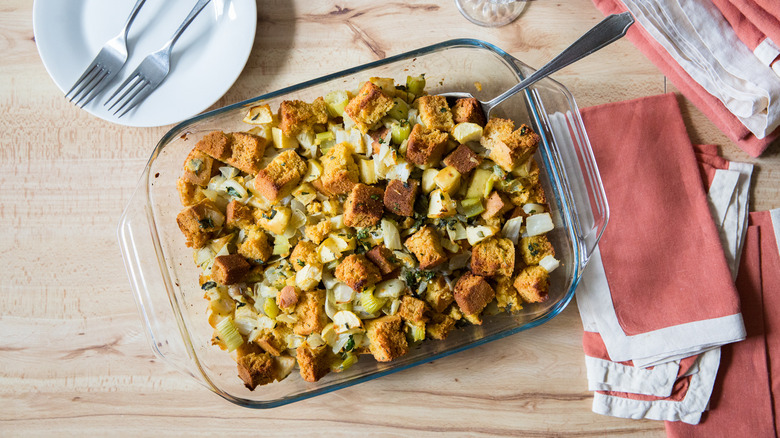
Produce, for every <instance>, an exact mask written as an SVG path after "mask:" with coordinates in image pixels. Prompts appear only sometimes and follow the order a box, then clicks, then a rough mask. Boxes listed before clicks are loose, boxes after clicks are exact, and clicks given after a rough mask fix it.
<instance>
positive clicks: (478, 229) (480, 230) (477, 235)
mask: <svg viewBox="0 0 780 438" xmlns="http://www.w3.org/2000/svg"><path fill="white" fill-rule="evenodd" d="M496 231H497V230H496V229H495V228H493V227H486V226H484V225H477V226H474V227H467V228H466V238H467V239H468V240H469V244H470V245H471V246H474V245H476V244H478V243H479V242H482V241H483V240H485V239H487V238H488V237H491V236H493V235H494V234H496Z"/></svg>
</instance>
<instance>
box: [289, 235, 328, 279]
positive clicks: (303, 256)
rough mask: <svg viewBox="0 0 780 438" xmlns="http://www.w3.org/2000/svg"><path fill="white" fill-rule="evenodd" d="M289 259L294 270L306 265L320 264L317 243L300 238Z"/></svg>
mask: <svg viewBox="0 0 780 438" xmlns="http://www.w3.org/2000/svg"><path fill="white" fill-rule="evenodd" d="M289 260H290V264H292V266H293V269H295V271H296V272H297V271H300V270H301V269H303V268H304V266H306V265H312V266H321V265H322V263H321V262H320V258H319V257H318V256H317V245H315V244H314V243H312V242H307V241H305V240H301V241H299V242H298V244H297V245H295V249H293V252H292V254H290V258H289Z"/></svg>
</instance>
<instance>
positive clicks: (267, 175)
mask: <svg viewBox="0 0 780 438" xmlns="http://www.w3.org/2000/svg"><path fill="white" fill-rule="evenodd" d="M306 170H307V166H306V162H305V161H303V159H301V157H299V156H298V154H296V153H295V151H292V150H287V151H284V152H282V153H281V154H279V155H277V156H276V158H274V159H273V160H272V161H271V162H270V163H268V166H266V167H265V169H262V170H261V171H259V172H258V173H257V177H255V190H256V191H257V192H258V193H260V194H261V195H262V196H263V197H264V198H265V199H267V200H269V201H271V202H276V201H278V200H280V199H282V198H284V197H285V196H287V195H289V194H290V193H292V190H293V189H294V188H295V187H296V186H297V185H298V182H300V180H301V178H302V177H303V175H305V174H306Z"/></svg>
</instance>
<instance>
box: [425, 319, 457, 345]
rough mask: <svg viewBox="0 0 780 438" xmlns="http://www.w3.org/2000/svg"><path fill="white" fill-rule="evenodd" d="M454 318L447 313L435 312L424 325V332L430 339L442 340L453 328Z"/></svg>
mask: <svg viewBox="0 0 780 438" xmlns="http://www.w3.org/2000/svg"><path fill="white" fill-rule="evenodd" d="M455 322H456V321H455V319H453V318H452V317H450V316H449V315H443V314H441V313H436V314H434V315H433V318H431V321H430V322H429V323H428V324H426V325H425V334H426V335H427V336H428V337H429V338H431V339H438V340H440V341H441V340H444V339H446V338H447V335H449V334H450V332H451V331H452V330H453V329H454V328H455Z"/></svg>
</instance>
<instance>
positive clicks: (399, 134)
mask: <svg viewBox="0 0 780 438" xmlns="http://www.w3.org/2000/svg"><path fill="white" fill-rule="evenodd" d="M411 132H412V126H411V125H409V124H408V123H404V124H403V125H393V127H392V128H391V129H390V138H391V140H392V141H393V144H401V143H403V142H404V140H406V139H407V138H409V134H410V133H411Z"/></svg>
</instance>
